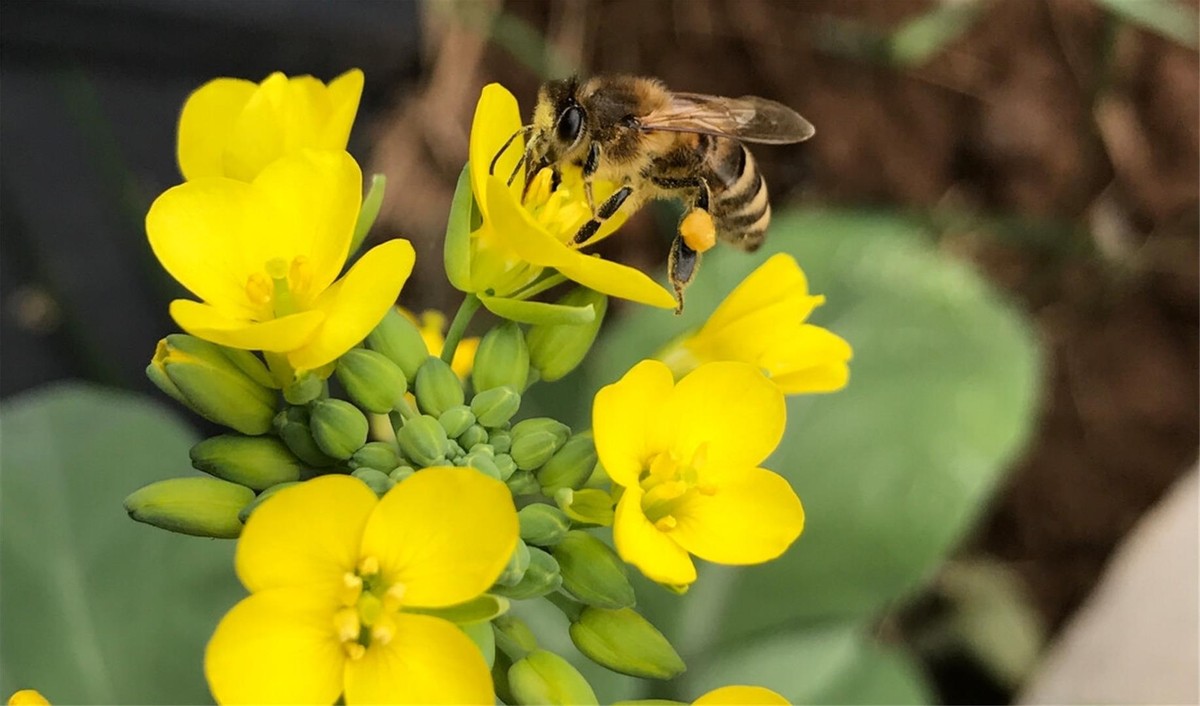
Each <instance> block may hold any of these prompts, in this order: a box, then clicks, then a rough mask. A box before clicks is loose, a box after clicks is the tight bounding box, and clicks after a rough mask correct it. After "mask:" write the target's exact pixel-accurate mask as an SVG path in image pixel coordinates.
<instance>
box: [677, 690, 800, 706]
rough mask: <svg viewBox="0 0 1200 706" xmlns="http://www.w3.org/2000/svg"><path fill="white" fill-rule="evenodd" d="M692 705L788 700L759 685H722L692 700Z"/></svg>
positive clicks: (778, 705) (761, 705)
mask: <svg viewBox="0 0 1200 706" xmlns="http://www.w3.org/2000/svg"><path fill="white" fill-rule="evenodd" d="M692 703H693V704H694V706H788V700H787V699H785V698H783V697H782V696H780V695H779V694H776V693H775V692H774V691H771V690H770V689H767V688H764V687H761V686H723V687H721V688H720V689H713V690H712V691H710V692H708V693H707V694H705V695H704V696H701V697H700V698H698V699H696V700H695V701H693V702H692Z"/></svg>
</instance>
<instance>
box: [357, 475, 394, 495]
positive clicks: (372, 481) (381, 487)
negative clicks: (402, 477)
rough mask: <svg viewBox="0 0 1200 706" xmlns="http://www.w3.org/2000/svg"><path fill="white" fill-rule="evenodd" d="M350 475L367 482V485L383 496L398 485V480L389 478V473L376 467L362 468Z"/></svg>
mask: <svg viewBox="0 0 1200 706" xmlns="http://www.w3.org/2000/svg"><path fill="white" fill-rule="evenodd" d="M350 475H352V476H354V477H355V478H357V479H359V480H361V481H362V482H363V483H366V485H367V487H368V488H370V489H371V490H372V492H374V493H375V494H376V495H378V496H380V497H383V494H384V493H386V492H388V491H389V490H391V489H392V487H393V486H395V485H396V482H395V481H393V480H392V479H391V478H389V477H388V474H386V473H384V472H383V471H379V470H376V469H374V468H360V469H358V470H356V471H354V472H353V473H351V474H350Z"/></svg>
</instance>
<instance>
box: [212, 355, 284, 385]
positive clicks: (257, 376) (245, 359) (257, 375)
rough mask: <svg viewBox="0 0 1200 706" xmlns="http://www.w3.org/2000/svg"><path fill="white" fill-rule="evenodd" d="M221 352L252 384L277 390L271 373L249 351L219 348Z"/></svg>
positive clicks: (260, 360) (264, 364) (259, 359)
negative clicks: (255, 383)
mask: <svg viewBox="0 0 1200 706" xmlns="http://www.w3.org/2000/svg"><path fill="white" fill-rule="evenodd" d="M220 348H221V352H222V353H224V354H225V357H226V358H228V359H229V362H231V363H233V365H234V367H236V368H237V369H238V370H240V371H242V372H243V373H245V374H246V377H248V378H250V379H251V380H253V381H254V382H257V383H258V384H259V385H262V386H263V387H268V388H271V389H273V390H278V389H279V383H278V382H276V381H275V378H274V377H272V376H271V371H270V370H268V369H267V365H266V363H264V362H263V361H262V358H259V357H258V356H256V355H254V354H253V353H251V352H250V351H243V350H238V349H237V348H228V347H226V346H220Z"/></svg>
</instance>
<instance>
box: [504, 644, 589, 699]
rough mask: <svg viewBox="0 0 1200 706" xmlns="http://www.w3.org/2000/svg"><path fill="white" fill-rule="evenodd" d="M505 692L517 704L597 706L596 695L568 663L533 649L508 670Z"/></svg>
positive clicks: (543, 651) (549, 653)
mask: <svg viewBox="0 0 1200 706" xmlns="http://www.w3.org/2000/svg"><path fill="white" fill-rule="evenodd" d="M508 689H509V691H510V692H511V693H512V695H513V698H515V699H516V700H517V703H518V704H522V705H529V706H531V705H532V704H555V705H562V706H566V705H567V704H572V705H574V706H580V705H583V704H598V703H599V702H598V701H597V700H596V694H595V692H593V691H592V687H591V685H590V684H588V682H587V680H586V679H584V678H583V675H582V674H580V673H579V671H578V670H576V669H575V668H574V667H572V666H571V663H570V662H568V661H567V660H565V659H563V658H562V657H559V656H558V655H556V654H554V653H553V652H547V651H546V650H542V649H536V650H533V651H532V652H530V653H529V654H527V655H525V656H524V657H523V658H521V659H519V660H517V661H516V663H514V664H513V666H512V667H510V668H509V670H508Z"/></svg>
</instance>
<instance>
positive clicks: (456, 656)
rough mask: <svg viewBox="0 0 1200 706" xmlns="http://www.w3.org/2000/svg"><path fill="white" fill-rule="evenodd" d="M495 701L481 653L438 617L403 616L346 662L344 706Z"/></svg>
mask: <svg viewBox="0 0 1200 706" xmlns="http://www.w3.org/2000/svg"><path fill="white" fill-rule="evenodd" d="M422 473H423V471H422ZM420 475H421V474H420V473H418V474H417V476H420ZM414 477H416V476H414ZM411 480H412V479H409V480H407V481H405V483H408V482H410V481H411ZM401 485H403V484H401ZM494 700H495V697H494V696H493V695H492V675H491V672H490V671H489V670H488V666H487V663H486V662H484V661H483V655H482V654H480V652H479V648H478V647H476V646H475V643H474V642H472V641H471V638H469V637H467V636H466V634H464V633H463V631H462V630H460V629H458V628H457V627H455V626H454V624H452V623H450V622H448V621H445V620H442V619H441V618H434V617H432V616H428V615H415V614H412V613H401V614H399V615H397V616H396V634H395V635H394V636H393V637H392V639H391V640H390V641H389V642H388V643H387V644H386V645H378V644H372V645H371V646H370V647H368V648H367V653H366V654H365V655H363V657H362V659H358V660H353V661H350V662H347V663H346V704H347V706H357V705H358V704H490V703H492V702H493V701H494Z"/></svg>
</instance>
